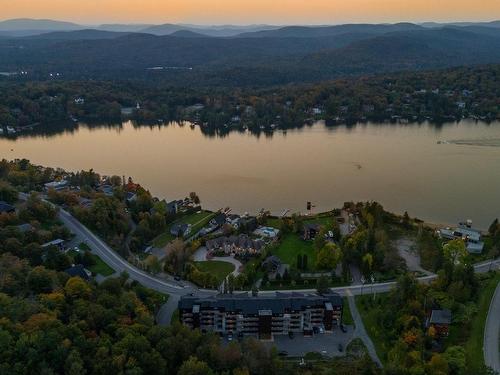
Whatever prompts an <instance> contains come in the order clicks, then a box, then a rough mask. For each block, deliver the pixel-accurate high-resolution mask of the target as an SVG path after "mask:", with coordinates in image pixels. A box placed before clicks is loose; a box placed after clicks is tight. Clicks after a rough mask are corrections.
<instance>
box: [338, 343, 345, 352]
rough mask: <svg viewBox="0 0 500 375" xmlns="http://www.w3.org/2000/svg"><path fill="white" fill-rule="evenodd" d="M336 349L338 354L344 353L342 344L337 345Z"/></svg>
mask: <svg viewBox="0 0 500 375" xmlns="http://www.w3.org/2000/svg"><path fill="white" fill-rule="evenodd" d="M338 349H339V352H343V351H344V347H343V346H342V344H339V346H338Z"/></svg>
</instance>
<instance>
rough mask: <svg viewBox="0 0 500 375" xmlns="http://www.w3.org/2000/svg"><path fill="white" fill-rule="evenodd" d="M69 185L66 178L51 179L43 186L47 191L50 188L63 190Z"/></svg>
mask: <svg viewBox="0 0 500 375" xmlns="http://www.w3.org/2000/svg"><path fill="white" fill-rule="evenodd" d="M68 185H69V182H68V181H66V180H60V181H52V182H47V183H46V184H45V185H44V187H45V191H49V190H50V189H54V190H56V191H59V190H64V189H65V188H67V187H68Z"/></svg>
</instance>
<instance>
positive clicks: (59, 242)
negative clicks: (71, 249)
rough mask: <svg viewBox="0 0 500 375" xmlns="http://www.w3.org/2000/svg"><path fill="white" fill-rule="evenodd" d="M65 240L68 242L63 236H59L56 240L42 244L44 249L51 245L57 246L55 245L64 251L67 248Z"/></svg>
mask: <svg viewBox="0 0 500 375" xmlns="http://www.w3.org/2000/svg"><path fill="white" fill-rule="evenodd" d="M65 242H66V241H64V240H63V239H61V238H57V239H55V240H52V241H49V242H46V243H44V244H43V245H42V249H46V248H49V247H51V246H55V247H57V248H58V249H59V250H61V251H64V249H65V248H64V243H65Z"/></svg>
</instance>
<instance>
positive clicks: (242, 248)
mask: <svg viewBox="0 0 500 375" xmlns="http://www.w3.org/2000/svg"><path fill="white" fill-rule="evenodd" d="M264 246H265V242H264V241H262V240H254V239H251V238H250V237H248V236H247V235H246V234H240V235H238V236H229V237H218V238H215V239H213V240H208V241H207V242H206V247H207V250H208V251H209V252H217V251H223V252H224V253H225V254H226V255H231V254H233V255H257V254H260V252H261V251H262V249H263V248H264Z"/></svg>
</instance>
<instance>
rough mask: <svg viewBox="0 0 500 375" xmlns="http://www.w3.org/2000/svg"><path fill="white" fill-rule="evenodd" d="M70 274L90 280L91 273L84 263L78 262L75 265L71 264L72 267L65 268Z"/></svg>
mask: <svg viewBox="0 0 500 375" xmlns="http://www.w3.org/2000/svg"><path fill="white" fill-rule="evenodd" d="M64 272H66V273H67V274H68V275H70V276H71V277H81V278H82V279H83V280H90V275H89V273H90V272H88V271H87V270H86V269H85V267H84V266H83V264H77V265H74V266H71V267H70V268H68V269H66V270H64Z"/></svg>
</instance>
